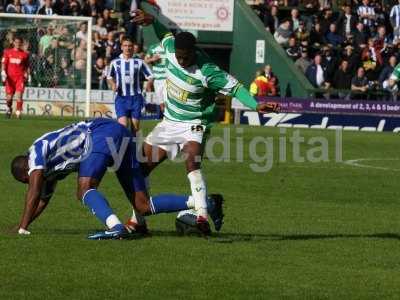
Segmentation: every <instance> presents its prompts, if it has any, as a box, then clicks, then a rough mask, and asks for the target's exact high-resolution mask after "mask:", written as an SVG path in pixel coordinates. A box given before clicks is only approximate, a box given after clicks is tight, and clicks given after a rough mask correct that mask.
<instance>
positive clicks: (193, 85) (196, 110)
mask: <svg viewBox="0 0 400 300" xmlns="http://www.w3.org/2000/svg"><path fill="white" fill-rule="evenodd" d="M133 21H134V22H136V23H138V24H144V25H147V24H150V23H152V24H153V26H154V29H155V31H156V33H157V36H158V37H159V38H160V39H161V47H162V48H163V50H164V51H165V64H166V65H165V70H166V74H165V76H166V91H167V96H166V97H165V110H164V119H163V121H161V122H160V123H159V124H158V125H157V126H156V127H155V128H154V129H153V131H152V132H151V133H150V134H149V135H148V136H147V138H146V140H145V143H144V153H145V156H146V158H147V159H148V162H147V163H146V164H145V166H144V167H143V170H144V173H145V176H148V175H149V174H150V172H151V171H152V170H153V169H154V168H155V167H157V165H159V164H160V163H161V162H162V161H164V160H165V159H166V158H167V155H168V156H169V157H170V158H174V157H175V156H176V155H177V154H178V152H180V151H182V152H183V153H184V155H185V158H186V161H185V163H186V170H187V176H188V179H189V182H190V187H191V191H192V196H193V199H194V207H195V211H196V214H197V216H198V217H197V223H198V224H200V223H202V224H204V225H203V226H204V227H206V226H208V221H207V217H208V214H207V201H206V200H207V196H206V195H207V192H206V183H205V180H204V177H203V174H202V172H201V157H202V154H203V146H204V143H205V139H206V136H207V133H208V129H209V125H210V124H211V123H212V122H213V121H214V119H215V115H216V114H215V112H216V107H215V94H216V93H221V94H224V95H228V96H232V97H236V98H237V99H239V101H240V102H242V103H243V104H244V105H245V106H247V107H249V108H251V109H253V110H257V111H258V112H275V111H277V110H278V109H279V107H278V105H277V104H276V103H273V102H270V103H257V101H256V100H255V99H254V98H253V97H252V96H251V95H250V93H249V92H248V91H247V90H246V89H245V88H244V87H243V86H242V85H241V84H240V83H239V82H238V81H237V80H236V79H235V78H233V77H232V76H231V75H229V74H228V73H226V72H224V71H223V70H221V69H220V68H219V67H218V66H217V65H215V64H214V63H212V62H211V61H210V60H209V58H208V57H207V56H206V55H205V54H203V53H202V52H201V51H199V50H198V49H197V48H196V38H195V37H194V36H193V35H192V34H191V33H189V32H181V33H179V34H177V35H176V36H175V37H174V36H173V35H172V33H171V32H169V31H168V30H167V28H165V26H164V25H162V24H161V23H160V22H158V20H157V19H156V18H155V17H153V16H152V15H150V14H148V13H145V12H143V11H141V10H137V11H136V17H135V18H134V19H133ZM221 225H222V224H221ZM219 228H220V227H219ZM219 228H216V229H217V230H218V229H219Z"/></svg>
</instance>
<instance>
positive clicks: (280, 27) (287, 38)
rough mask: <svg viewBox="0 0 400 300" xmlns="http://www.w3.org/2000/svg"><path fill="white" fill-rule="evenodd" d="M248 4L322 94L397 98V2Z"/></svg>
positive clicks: (399, 5)
mask: <svg viewBox="0 0 400 300" xmlns="http://www.w3.org/2000/svg"><path fill="white" fill-rule="evenodd" d="M248 2H249V4H250V5H251V6H252V7H253V8H254V9H255V11H256V13H257V14H258V15H259V17H260V18H261V20H262V21H263V23H264V25H265V28H266V30H268V31H269V32H270V33H271V34H272V35H273V36H274V38H275V40H276V42H277V43H279V44H280V45H281V46H282V47H283V48H284V50H285V51H286V53H287V55H288V57H289V58H290V59H291V60H293V63H294V64H295V65H296V66H297V67H298V68H299V70H300V71H301V72H302V73H303V74H304V75H305V76H306V77H307V79H308V80H309V81H310V83H311V84H312V85H313V86H314V87H315V88H318V89H320V90H321V96H323V97H340V98H346V99H350V98H352V99H354V98H357V99H386V100H389V99H391V100H396V97H397V90H398V87H397V85H396V84H395V83H394V82H391V80H390V79H389V77H390V75H391V73H392V71H393V70H394V67H395V66H396V65H397V63H398V62H399V61H400V57H399V55H400V51H399V49H400V1H399V0H381V1H377V0H342V1H331V0H278V1H275V0H265V1H263V0H258V1H257V0H256V1H250V0H248ZM329 91H330V92H329Z"/></svg>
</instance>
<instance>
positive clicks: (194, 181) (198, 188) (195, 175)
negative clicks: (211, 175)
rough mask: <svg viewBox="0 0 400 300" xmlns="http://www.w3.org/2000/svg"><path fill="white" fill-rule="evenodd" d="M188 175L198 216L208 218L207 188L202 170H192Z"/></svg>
mask: <svg viewBox="0 0 400 300" xmlns="http://www.w3.org/2000/svg"><path fill="white" fill-rule="evenodd" d="M187 176H188V179H189V181H190V188H191V190H192V197H193V199H194V209H195V210H196V213H197V215H198V216H202V217H204V218H207V217H208V213H207V201H206V199H207V189H206V183H205V181H204V178H203V175H202V174H201V170H195V171H192V172H190V173H189V174H188V175H187Z"/></svg>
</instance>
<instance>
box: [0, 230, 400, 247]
mask: <svg viewBox="0 0 400 300" xmlns="http://www.w3.org/2000/svg"><path fill="white" fill-rule="evenodd" d="M101 230H102V229H90V230H88V229H82V228H79V229H55V228H52V229H50V228H49V229H44V228H42V229H38V230H37V231H35V235H41V236H45V235H47V236H54V235H58V236H69V235H73V236H79V235H83V236H87V235H88V234H90V233H94V232H98V231H101ZM0 235H6V236H7V235H8V236H12V235H15V234H11V233H10V232H9V231H8V230H7V229H5V228H1V229H0ZM147 237H161V238H164V237H165V238H168V237H173V238H179V237H181V236H180V235H179V234H178V233H177V232H175V231H161V230H153V231H151V232H150V234H149V235H147V236H140V235H139V236H136V237H135V238H134V239H135V240H137V239H141V238H147ZM190 237H193V238H196V237H198V236H196V235H192V236H190ZM335 239H389V240H400V234H397V233H369V234H341V233H332V234H301V233H299V234H272V233H271V234H263V233H254V234H252V233H233V232H221V233H213V234H212V236H211V237H208V238H207V240H208V241H210V242H219V243H233V242H235V243H236V242H263V241H275V242H280V241H308V240H335Z"/></svg>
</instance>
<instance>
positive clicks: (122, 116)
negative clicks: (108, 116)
mask: <svg viewBox="0 0 400 300" xmlns="http://www.w3.org/2000/svg"><path fill="white" fill-rule="evenodd" d="M115 114H116V115H117V120H118V123H119V124H121V125H122V126H124V127H128V109H127V107H126V101H125V99H124V98H123V97H121V96H117V97H115Z"/></svg>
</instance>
